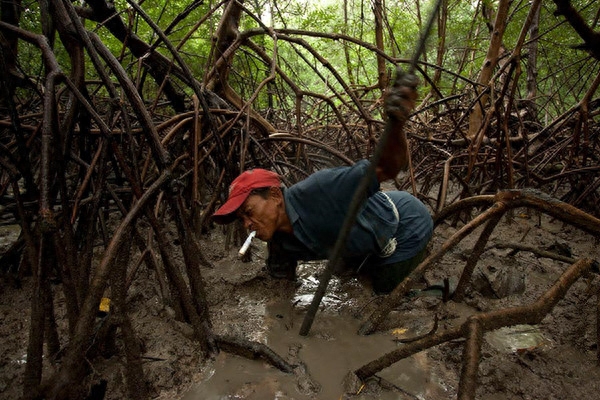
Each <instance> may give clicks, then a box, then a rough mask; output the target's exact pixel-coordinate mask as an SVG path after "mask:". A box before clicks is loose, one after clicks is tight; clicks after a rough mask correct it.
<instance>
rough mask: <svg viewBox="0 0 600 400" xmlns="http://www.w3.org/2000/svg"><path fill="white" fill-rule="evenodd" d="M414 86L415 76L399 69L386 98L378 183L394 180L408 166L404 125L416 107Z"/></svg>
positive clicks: (377, 172) (415, 86) (415, 85)
mask: <svg viewBox="0 0 600 400" xmlns="http://www.w3.org/2000/svg"><path fill="white" fill-rule="evenodd" d="M417 84H418V80H417V77H416V76H414V75H409V74H405V73H403V72H402V71H400V70H398V72H397V76H396V79H395V82H394V84H393V86H391V87H390V88H389V89H388V92H387V94H386V96H385V112H386V116H387V121H386V128H385V129H390V134H389V136H388V141H387V144H386V146H385V148H384V149H383V153H382V155H381V159H380V160H379V163H378V164H377V167H376V170H375V171H376V174H377V179H378V180H379V182H383V181H385V180H388V179H394V178H395V177H396V175H398V173H399V172H400V171H401V170H404V169H406V168H407V167H408V141H407V139H406V134H405V133H404V124H405V123H406V121H407V120H408V116H409V115H410V113H411V111H412V110H413V108H414V107H415V101H416V99H417V90H416V88H417Z"/></svg>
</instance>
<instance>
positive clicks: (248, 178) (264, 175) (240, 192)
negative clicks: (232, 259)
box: [212, 168, 281, 224]
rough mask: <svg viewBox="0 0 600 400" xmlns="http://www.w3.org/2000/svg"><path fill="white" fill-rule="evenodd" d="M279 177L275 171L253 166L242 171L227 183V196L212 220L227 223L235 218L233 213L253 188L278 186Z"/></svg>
mask: <svg viewBox="0 0 600 400" xmlns="http://www.w3.org/2000/svg"><path fill="white" fill-rule="evenodd" d="M280 185H281V179H280V177H279V175H277V174H276V173H275V172H272V171H267V170H266V169H261V168H255V169H250V170H248V171H244V172H243V173H242V174H240V176H238V177H237V178H235V179H234V180H233V182H231V185H229V197H228V198H227V201H226V202H225V204H223V205H222V206H221V207H220V208H219V209H218V210H217V211H216V212H215V213H214V214H213V215H212V217H213V220H214V221H215V222H216V223H218V224H228V223H230V222H233V220H234V219H235V215H234V213H235V212H236V211H237V209H238V208H240V206H241V205H242V204H244V201H246V199H247V198H248V196H250V192H252V190H254V189H260V188H265V187H272V186H280Z"/></svg>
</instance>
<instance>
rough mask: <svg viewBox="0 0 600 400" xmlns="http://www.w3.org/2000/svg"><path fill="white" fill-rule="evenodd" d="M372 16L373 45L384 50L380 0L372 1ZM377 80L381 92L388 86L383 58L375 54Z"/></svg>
mask: <svg viewBox="0 0 600 400" xmlns="http://www.w3.org/2000/svg"><path fill="white" fill-rule="evenodd" d="M373 16H374V18H375V46H376V47H377V48H378V49H379V50H381V51H382V52H385V45H384V43H383V5H382V0H374V1H373ZM377 82H378V83H379V89H380V90H381V91H382V92H383V91H384V90H385V88H387V86H388V76H387V71H386V68H385V59H384V58H383V57H381V56H380V55H377Z"/></svg>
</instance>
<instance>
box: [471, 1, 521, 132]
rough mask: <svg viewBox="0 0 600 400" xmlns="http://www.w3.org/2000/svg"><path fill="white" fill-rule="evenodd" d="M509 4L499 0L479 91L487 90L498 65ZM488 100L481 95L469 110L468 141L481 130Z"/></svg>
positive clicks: (482, 69)
mask: <svg viewBox="0 0 600 400" xmlns="http://www.w3.org/2000/svg"><path fill="white" fill-rule="evenodd" d="M510 3H511V0H500V3H499V4H498V12H497V13H496V19H495V22H494V26H493V30H492V38H491V40H490V45H489V47H488V51H487V55H486V57H485V61H484V62H483V66H482V68H481V72H480V74H479V79H478V80H477V82H478V83H479V84H480V85H481V86H480V87H481V88H482V89H481V90H487V87H488V86H489V84H490V79H491V78H492V74H493V72H494V68H496V65H498V55H499V54H500V49H501V47H502V38H503V37H504V30H505V28H506V23H507V19H508V8H509V5H510ZM477 92H479V90H477ZM476 95H477V94H476ZM488 100H489V95H488V94H484V95H482V96H481V97H480V99H479V101H478V102H477V103H476V104H475V106H474V107H473V109H472V110H471V115H470V116H469V132H468V137H469V139H473V138H475V136H476V135H477V133H478V132H479V130H480V129H481V128H482V124H483V114H484V110H485V108H486V107H487V103H488Z"/></svg>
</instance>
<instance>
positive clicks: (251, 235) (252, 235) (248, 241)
mask: <svg viewBox="0 0 600 400" xmlns="http://www.w3.org/2000/svg"><path fill="white" fill-rule="evenodd" d="M254 236H256V231H252V232H250V234H249V235H248V239H246V241H245V242H244V244H243V245H242V248H241V249H240V251H239V255H240V257H241V256H243V255H244V254H246V252H247V251H248V249H249V248H250V242H252V238H253V237H254Z"/></svg>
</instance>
